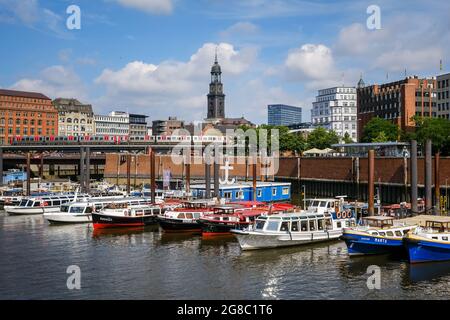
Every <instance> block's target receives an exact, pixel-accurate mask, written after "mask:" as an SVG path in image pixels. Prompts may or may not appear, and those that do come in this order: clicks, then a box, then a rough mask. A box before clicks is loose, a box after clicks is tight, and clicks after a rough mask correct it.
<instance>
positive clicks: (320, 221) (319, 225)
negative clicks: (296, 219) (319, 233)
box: [317, 219, 323, 230]
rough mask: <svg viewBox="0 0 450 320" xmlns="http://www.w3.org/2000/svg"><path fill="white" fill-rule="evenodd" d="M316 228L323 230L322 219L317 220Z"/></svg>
mask: <svg viewBox="0 0 450 320" xmlns="http://www.w3.org/2000/svg"><path fill="white" fill-rule="evenodd" d="M317 229H318V230H323V220H322V219H319V220H317Z"/></svg>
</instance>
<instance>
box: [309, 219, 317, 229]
mask: <svg viewBox="0 0 450 320" xmlns="http://www.w3.org/2000/svg"><path fill="white" fill-rule="evenodd" d="M315 222H316V221H315V220H309V231H314V230H316V223H315Z"/></svg>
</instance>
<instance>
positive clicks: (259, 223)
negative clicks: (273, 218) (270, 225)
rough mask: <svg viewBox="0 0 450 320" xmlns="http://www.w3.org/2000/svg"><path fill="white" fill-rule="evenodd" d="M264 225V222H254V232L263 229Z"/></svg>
mask: <svg viewBox="0 0 450 320" xmlns="http://www.w3.org/2000/svg"><path fill="white" fill-rule="evenodd" d="M265 223H266V222H265V221H264V220H257V221H256V230H262V229H263V228H264V225H265Z"/></svg>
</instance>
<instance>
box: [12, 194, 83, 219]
mask: <svg viewBox="0 0 450 320" xmlns="http://www.w3.org/2000/svg"><path fill="white" fill-rule="evenodd" d="M80 198H81V199H87V198H88V195H76V194H66V195H50V196H44V197H41V196H39V197H25V198H23V199H22V200H21V201H20V203H19V204H18V205H15V206H4V210H5V212H6V213H8V214H11V215H27V214H43V213H44V212H56V211H59V208H60V206H61V205H63V204H65V203H68V202H72V201H74V200H75V199H80Z"/></svg>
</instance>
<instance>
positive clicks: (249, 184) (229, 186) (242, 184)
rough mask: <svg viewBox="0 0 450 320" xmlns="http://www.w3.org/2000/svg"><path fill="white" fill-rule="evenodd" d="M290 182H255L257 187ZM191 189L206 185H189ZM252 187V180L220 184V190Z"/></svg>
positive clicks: (287, 184)
mask: <svg viewBox="0 0 450 320" xmlns="http://www.w3.org/2000/svg"><path fill="white" fill-rule="evenodd" d="M290 185H291V183H290V182H261V181H258V182H257V183H256V187H257V188H263V187H279V186H290ZM190 188H191V189H206V186H205V185H204V184H195V185H191V187H190ZM248 188H253V183H252V182H240V183H233V184H226V185H220V186H219V189H220V190H227V189H248Z"/></svg>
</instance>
